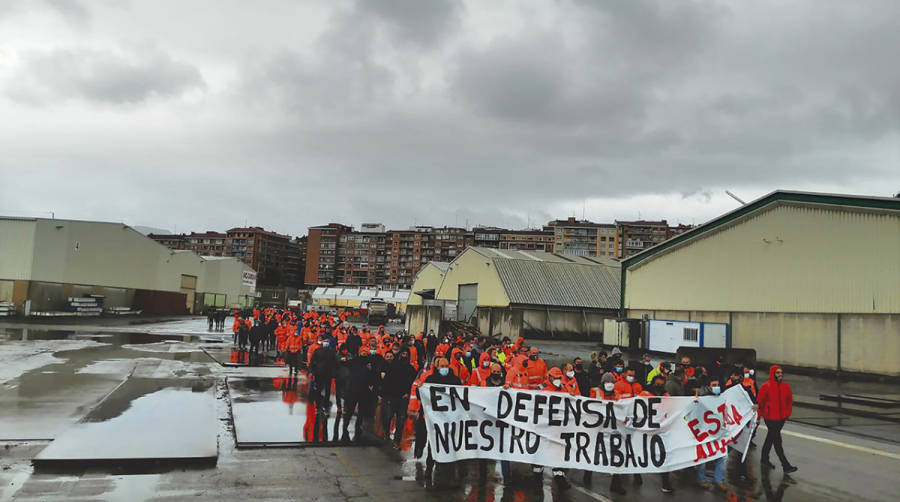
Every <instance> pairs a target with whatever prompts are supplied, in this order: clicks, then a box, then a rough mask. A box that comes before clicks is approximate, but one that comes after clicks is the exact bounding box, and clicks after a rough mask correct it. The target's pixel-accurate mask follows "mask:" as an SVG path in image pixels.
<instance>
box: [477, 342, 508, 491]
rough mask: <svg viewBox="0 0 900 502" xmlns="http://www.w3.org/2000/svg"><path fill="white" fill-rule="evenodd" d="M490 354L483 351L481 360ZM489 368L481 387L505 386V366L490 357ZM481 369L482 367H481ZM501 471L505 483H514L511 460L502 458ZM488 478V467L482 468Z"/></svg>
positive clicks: (484, 476)
mask: <svg viewBox="0 0 900 502" xmlns="http://www.w3.org/2000/svg"><path fill="white" fill-rule="evenodd" d="M486 355H488V354H487V353H486V352H482V354H481V358H480V360H482V361H483V360H484V356H486ZM488 365H489V366H488V369H489V370H490V371H489V372H488V374H487V377H486V378H485V379H484V380H483V381H482V383H481V384H480V385H481V387H503V385H504V384H505V383H506V377H505V376H504V375H503V367H502V366H500V364H499V363H496V362H491V361H490V359H488ZM479 369H480V368H479ZM481 462H482V466H483V467H486V465H487V461H481ZM500 472H501V473H502V474H503V485H504V486H509V485H511V484H512V475H511V469H510V463H509V460H501V461H500ZM486 478H487V472H486V468H484V469H482V479H486Z"/></svg>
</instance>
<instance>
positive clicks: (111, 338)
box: [0, 328, 201, 346]
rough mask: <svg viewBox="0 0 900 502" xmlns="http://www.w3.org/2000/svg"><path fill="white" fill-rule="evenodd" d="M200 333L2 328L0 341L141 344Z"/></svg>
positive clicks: (195, 338) (185, 339)
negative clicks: (86, 341) (73, 341)
mask: <svg viewBox="0 0 900 502" xmlns="http://www.w3.org/2000/svg"><path fill="white" fill-rule="evenodd" d="M200 339H201V337H200V336H198V335H177V334H152V333H136V332H135V333H130V332H121V333H120V332H94V333H92V332H90V331H74V330H63V329H32V328H0V342H4V341H29V340H94V341H97V342H101V343H108V344H111V345H117V346H121V345H140V344H145V343H159V342H161V341H165V340H172V341H178V342H189V343H191V342H198V341H200Z"/></svg>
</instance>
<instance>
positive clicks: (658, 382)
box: [641, 374, 675, 493]
mask: <svg viewBox="0 0 900 502" xmlns="http://www.w3.org/2000/svg"><path fill="white" fill-rule="evenodd" d="M668 395H669V394H667V393H666V377H665V376H663V375H662V374H658V375H656V376H654V377H653V378H652V379H651V380H650V382H649V383H648V384H647V387H646V388H645V389H644V391H643V392H641V396H645V397H653V396H656V397H662V396H668ZM660 476H661V477H662V486H661V487H660V490H662V492H663V493H672V492H674V491H675V489H674V488H672V481H671V480H670V479H669V473H668V472H663V473H662V474H660Z"/></svg>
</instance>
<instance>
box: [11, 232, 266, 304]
mask: <svg viewBox="0 0 900 502" xmlns="http://www.w3.org/2000/svg"><path fill="white" fill-rule="evenodd" d="M255 287H256V273H255V271H254V270H253V269H251V268H250V267H248V266H247V265H245V264H244V263H242V262H241V261H239V260H238V259H236V258H225V257H201V256H199V255H197V254H196V253H194V252H192V251H175V250H170V249H168V248H166V247H165V246H163V245H161V244H159V243H157V242H155V241H153V240H152V239H149V238H148V237H146V236H144V235H143V234H141V233H140V232H138V231H136V230H134V229H133V228H131V227H129V226H128V225H125V224H122V223H107V222H94V221H76V220H57V219H44V218H11V217H0V302H3V303H4V304H5V305H12V307H10V308H9V311H10V312H13V313H17V314H19V315H26V316H28V315H54V314H60V315H63V314H79V313H85V314H97V313H100V311H106V312H110V313H127V312H139V311H140V312H143V313H150V314H184V313H199V312H201V311H202V310H203V309H204V308H205V307H210V306H215V307H242V306H249V305H251V304H252V303H253V300H254V297H255Z"/></svg>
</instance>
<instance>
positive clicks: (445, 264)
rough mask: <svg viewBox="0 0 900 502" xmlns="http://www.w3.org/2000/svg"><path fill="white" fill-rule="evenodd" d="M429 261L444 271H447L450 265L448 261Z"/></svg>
mask: <svg viewBox="0 0 900 502" xmlns="http://www.w3.org/2000/svg"><path fill="white" fill-rule="evenodd" d="M428 263H430V264H432V265H434V266H435V267H437V268H439V269H441V271H443V272H446V271H447V268H449V267H450V262H446V261H430V262H428Z"/></svg>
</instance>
